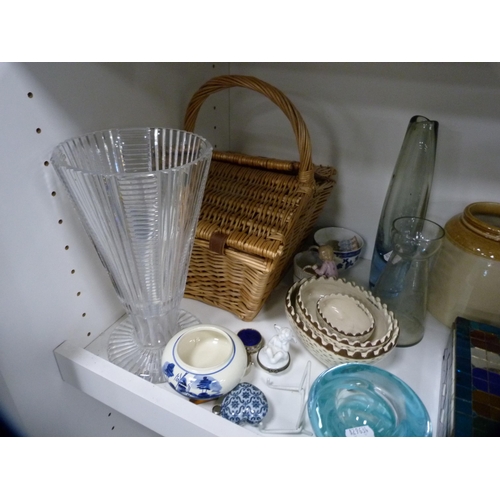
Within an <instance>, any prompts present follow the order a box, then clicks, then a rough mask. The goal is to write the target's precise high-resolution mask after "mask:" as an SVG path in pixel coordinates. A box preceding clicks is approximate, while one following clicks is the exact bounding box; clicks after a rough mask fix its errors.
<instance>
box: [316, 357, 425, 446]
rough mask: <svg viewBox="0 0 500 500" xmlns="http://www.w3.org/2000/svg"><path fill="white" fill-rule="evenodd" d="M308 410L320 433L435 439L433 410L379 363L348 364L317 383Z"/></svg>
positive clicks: (323, 435) (332, 435)
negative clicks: (430, 415) (430, 413)
mask: <svg viewBox="0 0 500 500" xmlns="http://www.w3.org/2000/svg"><path fill="white" fill-rule="evenodd" d="M307 411H308V414H309V419H310V422H311V426H312V428H313V431H314V434H315V435H316V436H320V437H360V436H366V437H396V436H398V437H430V436H432V424H431V420H430V418H429V413H428V412H427V409H426V408H425V406H424V404H423V403H422V401H421V400H420V398H419V397H418V396H417V394H416V393H415V392H414V391H413V389H411V388H410V387H409V386H408V385H407V384H406V383H405V382H403V381H402V380H401V379H399V378H398V377H396V376H395V375H392V374H391V373H389V372H388V371H386V370H382V369H380V368H377V367H376V366H366V365H360V364H353V363H348V364H344V365H342V366H336V367H334V368H330V369H328V370H326V371H325V372H323V373H322V374H321V375H320V376H319V377H318V378H317V379H316V380H315V381H314V382H313V384H312V386H311V390H310V392H309V396H308V401H307Z"/></svg>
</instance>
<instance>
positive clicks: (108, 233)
mask: <svg viewBox="0 0 500 500" xmlns="http://www.w3.org/2000/svg"><path fill="white" fill-rule="evenodd" d="M211 157H212V147H211V146H210V144H209V143H208V142H207V141H206V140H205V139H203V138H202V137H200V136H197V135H195V134H192V133H189V132H185V131H182V130H172V129H166V128H136V129H115V130H106V131H102V132H96V133H93V134H89V135H86V136H83V137H78V138H74V139H70V140H68V141H66V142H63V143H62V144H60V145H58V146H57V147H56V148H55V150H54V152H53V154H52V157H51V163H52V165H53V166H54V168H55V170H56V172H57V174H58V176H59V178H60V179H61V180H62V182H63V184H64V185H65V187H66V188H67V191H68V193H69V195H70V198H71V199H72V201H73V202H74V205H75V207H76V209H77V212H78V215H79V217H80V219H81V221H82V222H83V225H84V227H85V229H86V231H87V233H88V235H89V236H90V238H91V239H92V242H93V243H94V246H95V248H96V250H97V253H98V254H99V257H100V259H101V261H102V263H103V265H104V267H105V268H106V270H107V271H108V274H109V276H110V278H111V281H112V283H113V286H114V288H115V290H116V293H117V295H118V297H119V299H120V301H121V303H122V304H123V306H124V308H125V310H126V312H127V313H128V318H127V320H125V321H124V322H122V323H121V324H120V325H119V326H118V327H117V328H116V329H115V330H114V331H113V332H112V333H111V337H110V340H109V346H108V358H109V360H110V361H111V362H113V363H115V364H117V365H118V366H121V367H122V368H124V369H126V370H128V371H130V372H132V373H134V374H136V375H139V376H140V377H142V378H144V379H145V380H148V381H150V382H153V383H159V382H164V381H166V378H165V376H164V374H163V373H162V370H161V356H162V354H163V350H164V348H165V346H166V344H167V342H168V340H170V338H171V337H172V336H173V335H174V334H175V333H177V331H179V329H181V328H182V327H184V326H189V325H190V324H192V323H196V322H197V321H196V318H194V317H192V316H191V315H189V314H188V313H186V312H185V311H184V312H182V311H180V310H179V306H180V301H181V299H182V297H183V295H184V289H185V285H186V279H187V272H188V266H189V260H190V255H191V250H192V246H193V243H194V235H195V230H196V224H197V221H198V216H199V212H200V208H201V202H202V198H203V193H204V189H205V184H206V180H207V175H208V170H209V166H210V160H211Z"/></svg>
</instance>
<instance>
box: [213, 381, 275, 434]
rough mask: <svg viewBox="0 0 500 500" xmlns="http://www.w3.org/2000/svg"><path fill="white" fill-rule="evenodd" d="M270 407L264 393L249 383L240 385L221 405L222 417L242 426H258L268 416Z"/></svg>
mask: <svg viewBox="0 0 500 500" xmlns="http://www.w3.org/2000/svg"><path fill="white" fill-rule="evenodd" d="M268 409H269V405H268V403H267V399H266V396H265V395H264V393H263V392H262V391H261V390H260V389H259V388H257V387H255V386H254V385H252V384H250V383H248V382H242V383H241V384H238V385H237V386H236V387H235V388H234V389H233V390H232V391H231V392H229V393H228V394H227V395H226V397H225V398H224V400H223V401H222V404H221V416H222V417H224V418H225V419H227V420H229V421H231V422H234V423H235V424H241V423H245V422H248V423H249V424H252V425H258V424H260V422H262V420H263V419H264V417H265V416H266V415H267V412H268Z"/></svg>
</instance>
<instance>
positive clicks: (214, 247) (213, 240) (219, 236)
mask: <svg viewBox="0 0 500 500" xmlns="http://www.w3.org/2000/svg"><path fill="white" fill-rule="evenodd" d="M227 238H228V235H227V234H224V233H222V232H220V231H216V232H214V233H213V234H212V236H210V241H209V243H208V248H209V250H210V251H212V252H215V253H218V254H220V255H224V247H225V245H226V240H227Z"/></svg>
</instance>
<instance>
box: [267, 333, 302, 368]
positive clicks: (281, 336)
mask: <svg viewBox="0 0 500 500" xmlns="http://www.w3.org/2000/svg"><path fill="white" fill-rule="evenodd" d="M274 328H275V329H276V331H277V332H278V334H277V335H275V336H274V337H273V338H272V339H271V340H270V341H269V343H268V344H267V345H265V346H264V347H263V348H262V349H261V350H260V351H259V353H258V355H257V361H258V362H259V365H260V366H261V367H262V368H264V370H267V371H269V372H271V373H278V372H280V371H283V370H285V369H286V368H288V365H289V364H290V354H289V352H288V349H289V347H290V342H294V343H297V339H296V338H295V337H294V335H293V333H292V331H291V330H290V328H287V327H284V328H282V327H281V326H278V325H274Z"/></svg>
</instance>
